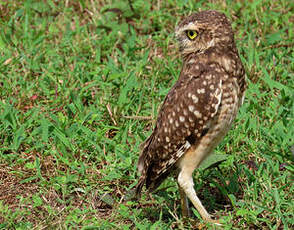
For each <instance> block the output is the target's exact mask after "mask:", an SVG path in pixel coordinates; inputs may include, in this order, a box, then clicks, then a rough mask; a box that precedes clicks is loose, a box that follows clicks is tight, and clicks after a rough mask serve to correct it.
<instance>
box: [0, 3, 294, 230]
mask: <svg viewBox="0 0 294 230" xmlns="http://www.w3.org/2000/svg"><path fill="white" fill-rule="evenodd" d="M130 2H132V4H130ZM204 9H217V10H219V11H222V12H224V13H225V14H226V15H227V16H228V17H229V18H230V20H231V21H232V22H233V23H232V25H233V28H234V31H235V37H236V42H237V46H238V48H239V51H240V55H241V58H242V61H243V63H244V66H245V68H246V73H247V82H248V90H247V93H246V99H245V103H244V105H243V107H242V108H241V109H240V112H239V114H238V117H237V119H236V121H235V123H234V125H233V127H232V129H231V131H230V132H229V134H228V135H227V136H226V137H225V139H224V140H223V142H222V143H221V145H220V146H218V148H217V149H216V153H219V154H226V155H225V156H226V161H224V162H222V163H221V164H220V165H219V167H218V168H208V169H200V170H198V171H197V172H196V173H195V177H194V180H195V189H196V190H197V193H198V194H199V196H200V198H201V200H203V203H204V205H205V206H206V207H207V208H208V210H209V211H210V212H211V213H212V214H213V215H214V216H216V217H220V218H221V219H222V222H223V228H224V229H293V228H294V218H293V210H294V199H293V198H294V195H293V194H294V186H293V172H294V168H293V157H294V156H293V155H294V147H293V146H294V140H293V137H294V122H293V120H294V119H293V118H294V104H293V101H294V90H293V88H294V73H293V72H294V71H293V70H294V52H293V51H294V48H293V46H294V43H293V39H294V31H293V28H294V17H293V12H294V3H293V2H292V1H289V0H279V1H270V0H259V1H252V2H246V1H245V2H244V1H241V0H237V1H230V0H227V1H218V0H216V1H190V0H187V1H180V0H178V1H150V2H149V1H143V0H133V1H118V0H113V1H107V0H102V1H97V0H93V1H89V0H79V1H53V0H47V1H33V0H25V1H13V0H7V1H0V12H1V13H0V28H1V29H0V53H1V55H0V87H1V90H0V166H1V167H0V228H2V229H32V228H33V229H44V228H47V229H52V228H54V229H67V228H69V229H77V228H82V229H130V228H132V229H168V228H171V229H183V228H186V229H193V228H197V227H198V228H201V229H210V228H211V226H209V225H207V224H205V223H204V222H203V221H202V220H201V219H200V218H198V217H199V214H198V213H197V211H195V210H193V212H194V214H195V216H194V217H193V219H191V220H189V221H184V220H182V219H181V215H180V208H179V207H180V203H179V194H178V190H177V186H176V183H175V181H174V180H173V179H172V178H169V179H168V180H166V181H165V182H164V184H163V185H162V186H161V189H159V190H158V191H157V192H155V193H153V194H143V197H142V199H141V201H140V202H138V201H132V202H130V201H129V202H123V201H122V199H121V198H122V196H123V195H124V194H125V192H127V191H128V190H129V189H130V188H131V187H133V186H134V185H135V183H136V178H137V177H136V175H137V173H136V162H137V159H138V154H139V152H140V150H139V144H140V143H141V142H142V141H143V140H144V139H145V138H146V137H147V136H148V135H149V134H150V132H151V130H152V127H153V124H154V121H155V119H156V115H157V111H158V108H159V106H160V104H161V102H162V101H163V99H164V96H165V95H166V93H167V92H168V90H169V89H170V87H171V86H172V85H173V84H174V83H175V81H176V79H177V77H178V76H179V72H180V66H181V60H180V57H179V54H178V51H177V49H176V47H177V46H176V43H175V39H174V35H173V30H174V27H175V25H176V23H177V22H178V21H179V20H180V19H181V17H182V16H184V15H188V14H190V13H191V12H194V11H198V10H204ZM164 188H166V189H164Z"/></svg>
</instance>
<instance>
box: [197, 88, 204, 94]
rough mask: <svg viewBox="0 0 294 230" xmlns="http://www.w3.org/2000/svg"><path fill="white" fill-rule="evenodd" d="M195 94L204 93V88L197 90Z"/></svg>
mask: <svg viewBox="0 0 294 230" xmlns="http://www.w3.org/2000/svg"><path fill="white" fill-rule="evenodd" d="M197 93H199V94H200V93H205V89H204V88H202V89H197Z"/></svg>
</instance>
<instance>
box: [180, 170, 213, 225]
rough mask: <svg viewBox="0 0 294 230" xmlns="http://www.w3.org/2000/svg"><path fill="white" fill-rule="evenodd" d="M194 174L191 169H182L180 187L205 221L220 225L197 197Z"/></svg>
mask: <svg viewBox="0 0 294 230" xmlns="http://www.w3.org/2000/svg"><path fill="white" fill-rule="evenodd" d="M192 173H193V171H191V170H189V168H182V169H181V171H180V173H179V176H178V183H179V186H180V187H181V188H182V190H183V191H184V193H185V194H186V195H187V196H188V198H189V199H190V200H191V202H192V203H193V205H194V207H195V208H196V209H197V211H198V212H199V214H200V215H201V217H202V218H203V220H205V221H208V222H211V223H216V224H218V221H215V220H213V219H211V217H210V215H209V214H208V212H207V211H206V209H205V208H204V206H203V205H202V203H201V201H200V200H199V198H198V197H197V195H196V192H195V190H194V183H193V178H192Z"/></svg>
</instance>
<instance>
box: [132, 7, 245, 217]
mask: <svg viewBox="0 0 294 230" xmlns="http://www.w3.org/2000/svg"><path fill="white" fill-rule="evenodd" d="M175 35H176V38H177V40H178V42H179V47H180V52H181V54H182V58H183V67H182V71H181V74H180V78H179V79H178V81H177V82H176V84H175V85H174V86H173V87H172V89H171V90H170V91H169V93H168V94H167V96H166V98H165V100H164V102H163V104H162V106H161V109H160V111H159V114H158V118H157V122H156V125H155V128H154V130H153V132H152V134H151V135H150V137H149V138H148V139H147V140H146V141H145V142H144V143H143V145H142V146H143V151H142V154H141V156H140V158H139V162H138V170H139V172H140V173H141V177H140V179H139V182H138V185H137V187H136V193H137V195H138V196H139V195H140V193H141V190H142V187H143V185H144V184H146V188H147V189H148V190H149V191H152V190H154V189H155V188H157V187H158V186H159V185H160V183H161V182H162V181H163V180H164V179H165V178H166V177H167V176H168V175H169V174H170V173H171V171H176V172H178V177H177V180H178V185H179V189H180V195H181V204H182V212H183V214H184V215H187V214H188V208H187V207H188V206H187V205H188V204H187V197H188V198H189V199H190V200H191V202H192V203H193V205H194V206H195V208H196V209H197V210H198V212H199V213H200V215H201V216H202V218H203V219H204V220H207V221H212V219H211V218H210V215H209V214H208V212H207V211H206V209H205V208H204V207H203V205H202V204H201V202H200V200H199V199H198V197H197V195H196V192H195V190H194V184H193V179H192V173H193V171H194V170H195V169H196V168H197V167H198V166H199V164H200V163H201V162H202V161H203V160H204V159H205V158H206V157H207V156H208V155H209V154H210V153H211V152H212V151H213V149H214V148H215V147H216V146H217V145H218V144H219V142H220V141H221V140H222V138H223V137H224V136H225V135H226V133H227V132H228V130H229V128H230V126H231V123H232V122H233V120H234V119H235V117H236V114H237V112H238V109H239V107H240V105H241V104H242V99H243V96H244V91H245V79H244V68H243V66H242V63H241V60H240V58H239V55H238V51H237V48H236V45H235V42H234V35H233V31H232V28H231V24H230V22H229V21H228V19H227V18H226V16H225V15H224V14H223V13H219V12H217V11H203V12H199V13H195V14H192V15H190V16H188V17H187V18H185V19H184V20H182V21H181V22H180V23H179V25H178V26H177V27H176V30H175ZM175 169H177V170H175Z"/></svg>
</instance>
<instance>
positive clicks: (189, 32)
mask: <svg viewBox="0 0 294 230" xmlns="http://www.w3.org/2000/svg"><path fill="white" fill-rule="evenodd" d="M186 34H187V37H188V38H189V39H190V40H194V39H195V38H196V37H197V32H196V31H195V30H187V31H186Z"/></svg>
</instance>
